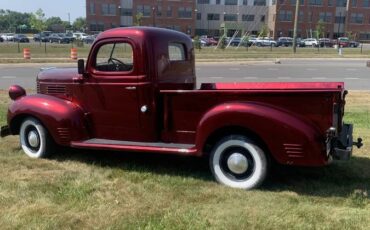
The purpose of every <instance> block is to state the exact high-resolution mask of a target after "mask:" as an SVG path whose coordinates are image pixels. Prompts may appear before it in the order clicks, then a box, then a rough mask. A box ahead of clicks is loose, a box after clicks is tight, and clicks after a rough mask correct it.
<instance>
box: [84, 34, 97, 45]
mask: <svg viewBox="0 0 370 230" xmlns="http://www.w3.org/2000/svg"><path fill="white" fill-rule="evenodd" d="M95 38H96V35H90V36H87V37H86V38H84V39H83V41H84V42H85V43H86V44H92V43H93V42H94V41H95Z"/></svg>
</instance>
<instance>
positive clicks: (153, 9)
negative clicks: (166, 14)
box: [152, 6, 156, 27]
mask: <svg viewBox="0 0 370 230" xmlns="http://www.w3.org/2000/svg"><path fill="white" fill-rule="evenodd" d="M152 11H153V12H152V13H153V27H156V25H155V14H156V12H155V6H153V7H152Z"/></svg>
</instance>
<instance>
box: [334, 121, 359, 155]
mask: <svg viewBox="0 0 370 230" xmlns="http://www.w3.org/2000/svg"><path fill="white" fill-rule="evenodd" d="M352 133H353V125H352V124H343V127H342V132H341V133H339V135H338V136H337V137H334V138H333V139H332V141H331V143H332V146H331V147H332V149H331V151H330V152H331V155H332V156H333V158H334V159H335V160H349V159H350V158H351V155H352V149H353V147H352V146H354V145H355V146H357V148H361V146H362V145H363V144H362V139H361V138H358V139H357V142H354V141H353V136H352Z"/></svg>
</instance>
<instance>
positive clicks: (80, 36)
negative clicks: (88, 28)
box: [73, 32, 89, 41]
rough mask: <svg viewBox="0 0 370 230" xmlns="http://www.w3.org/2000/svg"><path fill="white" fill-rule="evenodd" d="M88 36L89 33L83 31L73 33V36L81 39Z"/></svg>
mask: <svg viewBox="0 0 370 230" xmlns="http://www.w3.org/2000/svg"><path fill="white" fill-rule="evenodd" d="M87 36H89V35H87V34H85V33H81V32H76V33H73V38H74V39H78V40H81V41H82V40H84V39H85V38H86V37H87Z"/></svg>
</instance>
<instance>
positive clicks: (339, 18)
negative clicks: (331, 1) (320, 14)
mask: <svg viewBox="0 0 370 230" xmlns="http://www.w3.org/2000/svg"><path fill="white" fill-rule="evenodd" d="M345 21H346V17H345V16H335V23H345Z"/></svg>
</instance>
